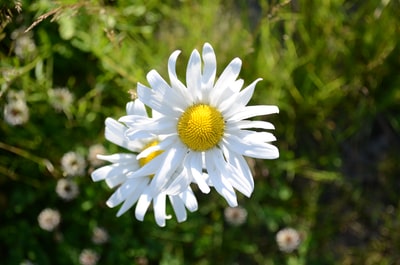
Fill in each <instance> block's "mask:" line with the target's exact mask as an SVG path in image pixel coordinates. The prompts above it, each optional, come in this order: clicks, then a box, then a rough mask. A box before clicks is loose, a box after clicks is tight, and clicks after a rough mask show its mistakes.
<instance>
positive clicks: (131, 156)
mask: <svg viewBox="0 0 400 265" xmlns="http://www.w3.org/2000/svg"><path fill="white" fill-rule="evenodd" d="M127 114H128V115H135V116H140V117H142V118H143V119H147V118H148V116H147V113H146V109H145V106H144V105H143V103H141V102H140V101H139V100H136V101H134V102H129V103H128V104H127ZM154 115H157V114H156V113H155V112H153V116H154ZM105 123H106V129H105V137H106V139H107V140H109V141H110V142H112V143H114V144H117V145H119V146H121V147H124V148H126V149H128V150H129V151H131V152H132V153H117V154H113V155H98V158H100V159H103V160H106V161H108V162H111V163H112V164H111V165H107V166H103V167H101V168H98V169H96V170H95V171H93V172H92V179H93V181H100V180H105V182H106V184H107V185H108V186H109V187H110V188H114V187H116V186H119V188H118V189H117V190H116V191H115V192H114V194H113V195H112V196H111V197H110V198H109V199H108V201H107V205H108V206H109V207H115V206H117V205H119V204H121V203H123V204H122V207H121V208H120V209H119V211H118V213H117V216H121V215H122V214H123V213H125V212H126V211H127V210H128V209H130V208H131V207H132V206H133V205H134V204H135V203H137V204H136V209H135V216H136V218H137V219H138V220H141V221H142V220H143V218H144V215H145V214H146V211H147V209H148V207H149V206H150V204H151V202H152V201H153V208H154V216H155V219H156V222H157V224H158V225H159V226H165V220H166V219H168V218H170V216H169V215H167V214H166V198H167V197H168V198H169V200H170V202H171V204H172V207H173V210H174V212H175V214H176V217H177V220H178V221H179V222H183V221H185V220H186V217H187V216H186V209H185V207H186V208H187V209H188V210H189V211H191V212H192V211H195V210H197V200H196V197H195V196H194V194H193V191H192V190H191V188H190V186H189V184H190V178H189V176H188V173H187V171H186V170H185V169H183V168H181V169H180V168H178V167H177V166H175V165H173V166H171V165H170V164H171V161H172V160H173V158H174V157H175V149H172V151H170V150H168V151H167V150H165V149H163V150H161V149H158V150H157V151H154V152H151V153H149V154H148V156H146V157H142V158H138V157H137V155H136V154H135V153H140V152H142V151H143V150H145V149H147V148H148V147H149V146H154V145H158V143H159V141H161V138H159V137H156V136H154V135H150V134H147V135H146V136H145V137H143V138H139V139H135V140H131V141H129V140H128V139H127V138H126V137H125V134H126V130H127V129H128V128H127V127H126V126H125V125H123V124H121V123H119V122H118V121H116V120H114V119H112V118H107V119H106V122H105ZM181 157H183V156H182V155H181ZM174 162H175V161H174ZM175 163H176V162H175ZM171 167H173V168H174V172H173V174H171V176H170V177H169V178H168V179H166V180H165V181H162V180H160V175H161V177H162V176H163V172H164V169H166V170H168V171H169V170H170V168H171Z"/></svg>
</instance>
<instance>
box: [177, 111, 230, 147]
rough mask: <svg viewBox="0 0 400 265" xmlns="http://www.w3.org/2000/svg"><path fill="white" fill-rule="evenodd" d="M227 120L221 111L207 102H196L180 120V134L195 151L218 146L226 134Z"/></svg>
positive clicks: (185, 142) (184, 141) (183, 140)
mask: <svg viewBox="0 0 400 265" xmlns="http://www.w3.org/2000/svg"><path fill="white" fill-rule="evenodd" d="M224 127H225V122H224V118H223V117H222V114H221V112H219V111H218V110H217V109H216V108H214V107H212V106H209V105H206V104H196V105H193V106H191V107H189V108H187V109H186V110H185V112H184V113H183V114H182V116H181V117H180V118H179V120H178V135H179V137H180V139H181V140H182V142H183V143H184V144H186V145H187V146H188V147H189V148H190V149H192V150H195V151H205V150H208V149H210V148H212V147H214V146H216V145H217V144H218V143H219V141H220V140H221V139H222V136H223V135H224Z"/></svg>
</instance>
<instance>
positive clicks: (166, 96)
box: [147, 70, 185, 111]
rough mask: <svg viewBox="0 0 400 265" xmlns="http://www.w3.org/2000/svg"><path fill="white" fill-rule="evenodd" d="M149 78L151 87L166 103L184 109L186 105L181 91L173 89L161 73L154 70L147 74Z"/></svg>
mask: <svg viewBox="0 0 400 265" xmlns="http://www.w3.org/2000/svg"><path fill="white" fill-rule="evenodd" d="M147 80H148V81H149V84H150V86H151V88H152V89H153V90H154V92H155V93H157V96H161V98H162V99H163V101H164V103H167V104H168V105H170V106H173V107H174V108H177V109H180V110H181V111H183V110H184V107H185V105H183V106H181V105H182V101H183V100H184V99H183V98H182V96H181V95H180V94H179V93H176V91H175V90H174V89H172V88H171V87H170V86H169V85H168V84H167V82H165V80H164V79H163V78H162V77H161V76H160V74H159V73H158V72H157V71H155V70H152V71H150V72H149V73H148V74H147Z"/></svg>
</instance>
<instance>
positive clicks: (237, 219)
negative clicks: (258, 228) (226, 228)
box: [224, 206, 247, 226]
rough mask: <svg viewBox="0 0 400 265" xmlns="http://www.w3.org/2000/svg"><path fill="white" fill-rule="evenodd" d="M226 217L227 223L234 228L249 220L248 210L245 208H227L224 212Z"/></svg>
mask: <svg viewBox="0 0 400 265" xmlns="http://www.w3.org/2000/svg"><path fill="white" fill-rule="evenodd" d="M224 216H225V220H226V222H227V223H229V224H231V225H233V226H240V225H242V224H244V223H245V222H246V220H247V210H246V209H245V208H243V207H240V206H237V207H227V208H225V210H224Z"/></svg>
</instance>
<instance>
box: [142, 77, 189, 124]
mask: <svg viewBox="0 0 400 265" xmlns="http://www.w3.org/2000/svg"><path fill="white" fill-rule="evenodd" d="M137 94H138V97H139V99H140V100H141V101H142V102H143V103H144V104H146V105H147V106H149V107H150V108H152V109H154V110H156V111H157V112H159V113H161V114H163V115H168V116H174V117H175V116H179V114H180V113H181V112H182V111H181V108H175V107H174V105H169V104H168V103H167V101H166V100H165V97H164V96H165V94H164V95H163V94H161V93H156V92H155V91H153V90H152V89H150V88H148V87H146V86H143V85H142V84H140V83H139V84H138V86H137ZM166 103H167V104H166Z"/></svg>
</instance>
